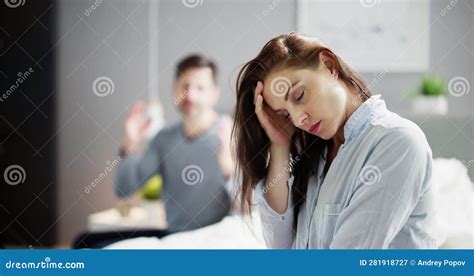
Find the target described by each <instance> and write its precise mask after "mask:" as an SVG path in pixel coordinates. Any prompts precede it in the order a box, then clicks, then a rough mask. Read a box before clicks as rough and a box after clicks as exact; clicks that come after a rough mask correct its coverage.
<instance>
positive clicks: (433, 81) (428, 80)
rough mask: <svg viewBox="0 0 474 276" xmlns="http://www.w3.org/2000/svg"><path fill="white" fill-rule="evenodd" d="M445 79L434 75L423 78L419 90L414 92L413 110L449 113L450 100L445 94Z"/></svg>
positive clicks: (420, 112) (423, 112) (424, 112)
mask: <svg viewBox="0 0 474 276" xmlns="http://www.w3.org/2000/svg"><path fill="white" fill-rule="evenodd" d="M445 87H446V84H445V81H444V80H443V79H441V78H439V77H436V76H433V75H425V76H423V78H422V81H421V85H420V87H419V89H418V91H416V92H413V93H412V95H413V96H414V100H413V111H414V112H415V113H418V114H427V113H428V114H440V115H446V114H447V113H448V101H447V99H446V96H445Z"/></svg>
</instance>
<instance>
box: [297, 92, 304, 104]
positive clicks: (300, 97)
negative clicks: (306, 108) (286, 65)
mask: <svg viewBox="0 0 474 276" xmlns="http://www.w3.org/2000/svg"><path fill="white" fill-rule="evenodd" d="M304 92H305V91H304V90H303V91H302V92H301V93H300V95H299V96H298V97H297V98H296V101H297V102H299V101H300V100H301V99H303V96H304Z"/></svg>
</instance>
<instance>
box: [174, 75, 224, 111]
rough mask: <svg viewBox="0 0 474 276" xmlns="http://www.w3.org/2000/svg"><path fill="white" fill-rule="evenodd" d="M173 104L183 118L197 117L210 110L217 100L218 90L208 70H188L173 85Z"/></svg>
mask: <svg viewBox="0 0 474 276" xmlns="http://www.w3.org/2000/svg"><path fill="white" fill-rule="evenodd" d="M173 88H174V93H175V103H176V104H177V105H178V108H179V110H180V111H181V113H183V115H184V116H187V117H188V116H193V117H194V116H199V115H200V114H202V113H203V112H205V111H208V110H209V109H212V108H213V107H214V106H215V105H216V103H217V100H218V99H219V89H218V88H217V86H216V83H215V82H214V78H213V76H212V71H211V69H210V68H190V69H188V70H186V71H184V72H183V73H182V74H181V76H180V77H179V79H177V80H176V81H175V83H174V86H173Z"/></svg>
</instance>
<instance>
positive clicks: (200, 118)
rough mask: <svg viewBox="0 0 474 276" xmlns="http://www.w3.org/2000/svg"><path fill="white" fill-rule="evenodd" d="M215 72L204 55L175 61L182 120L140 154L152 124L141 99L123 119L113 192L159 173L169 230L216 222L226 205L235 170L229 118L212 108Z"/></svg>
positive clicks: (132, 187)
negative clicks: (139, 151)
mask: <svg viewBox="0 0 474 276" xmlns="http://www.w3.org/2000/svg"><path fill="white" fill-rule="evenodd" d="M216 77H217V68H216V65H215V64H214V63H213V62H212V61H211V60H209V59H208V58H206V57H204V56H201V55H192V56H189V57H187V58H185V59H183V60H182V61H181V62H179V64H178V65H177V68H176V75H175V81H174V84H173V90H174V93H175V104H176V105H177V106H178V108H179V111H180V113H181V115H182V120H181V121H179V122H178V123H175V124H172V125H169V126H166V127H164V128H163V129H162V130H161V131H159V132H158V134H157V135H156V136H155V138H153V139H152V140H151V142H150V143H149V144H148V146H147V149H146V150H145V151H144V153H143V154H139V153H138V147H139V144H140V143H141V142H142V141H143V139H144V137H145V132H146V130H147V127H148V126H149V125H150V120H149V119H146V118H144V117H143V113H144V108H145V105H144V103H137V104H135V105H134V106H133V107H132V109H131V111H130V113H129V115H128V117H127V119H126V121H125V126H124V128H125V138H124V144H123V147H122V149H121V152H122V156H123V160H122V161H121V162H120V164H119V165H118V166H117V171H116V177H115V192H116V194H117V195H118V196H119V197H126V196H128V195H130V194H132V193H133V192H134V191H136V190H137V189H138V188H139V187H141V186H142V185H143V184H144V183H146V181H147V180H148V179H149V178H151V177H153V176H154V175H156V174H160V175H161V176H162V178H163V194H162V198H163V201H164V205H165V210H166V220H167V223H168V228H169V230H170V231H173V232H177V231H185V230H192V229H196V228H200V227H203V226H206V225H209V224H213V223H216V222H218V221H220V220H221V219H222V218H223V217H225V216H226V215H227V214H228V212H229V209H230V202H231V199H230V195H229V193H228V189H227V187H226V185H227V184H226V183H227V181H228V180H229V178H230V176H231V173H232V170H233V165H232V158H231V154H230V132H231V120H230V118H229V117H228V116H222V115H219V114H217V112H216V111H215V110H214V107H215V105H216V104H217V102H218V99H219V94H220V91H219V88H218V87H217V83H216Z"/></svg>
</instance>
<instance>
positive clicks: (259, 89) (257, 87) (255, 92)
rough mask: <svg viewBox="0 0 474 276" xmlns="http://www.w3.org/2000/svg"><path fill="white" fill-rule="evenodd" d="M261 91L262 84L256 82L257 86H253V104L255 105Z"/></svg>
mask: <svg viewBox="0 0 474 276" xmlns="http://www.w3.org/2000/svg"><path fill="white" fill-rule="evenodd" d="M262 91H263V83H262V82H261V81H258V82H257V86H255V91H254V94H253V103H254V104H256V103H257V98H258V95H261V94H262Z"/></svg>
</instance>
